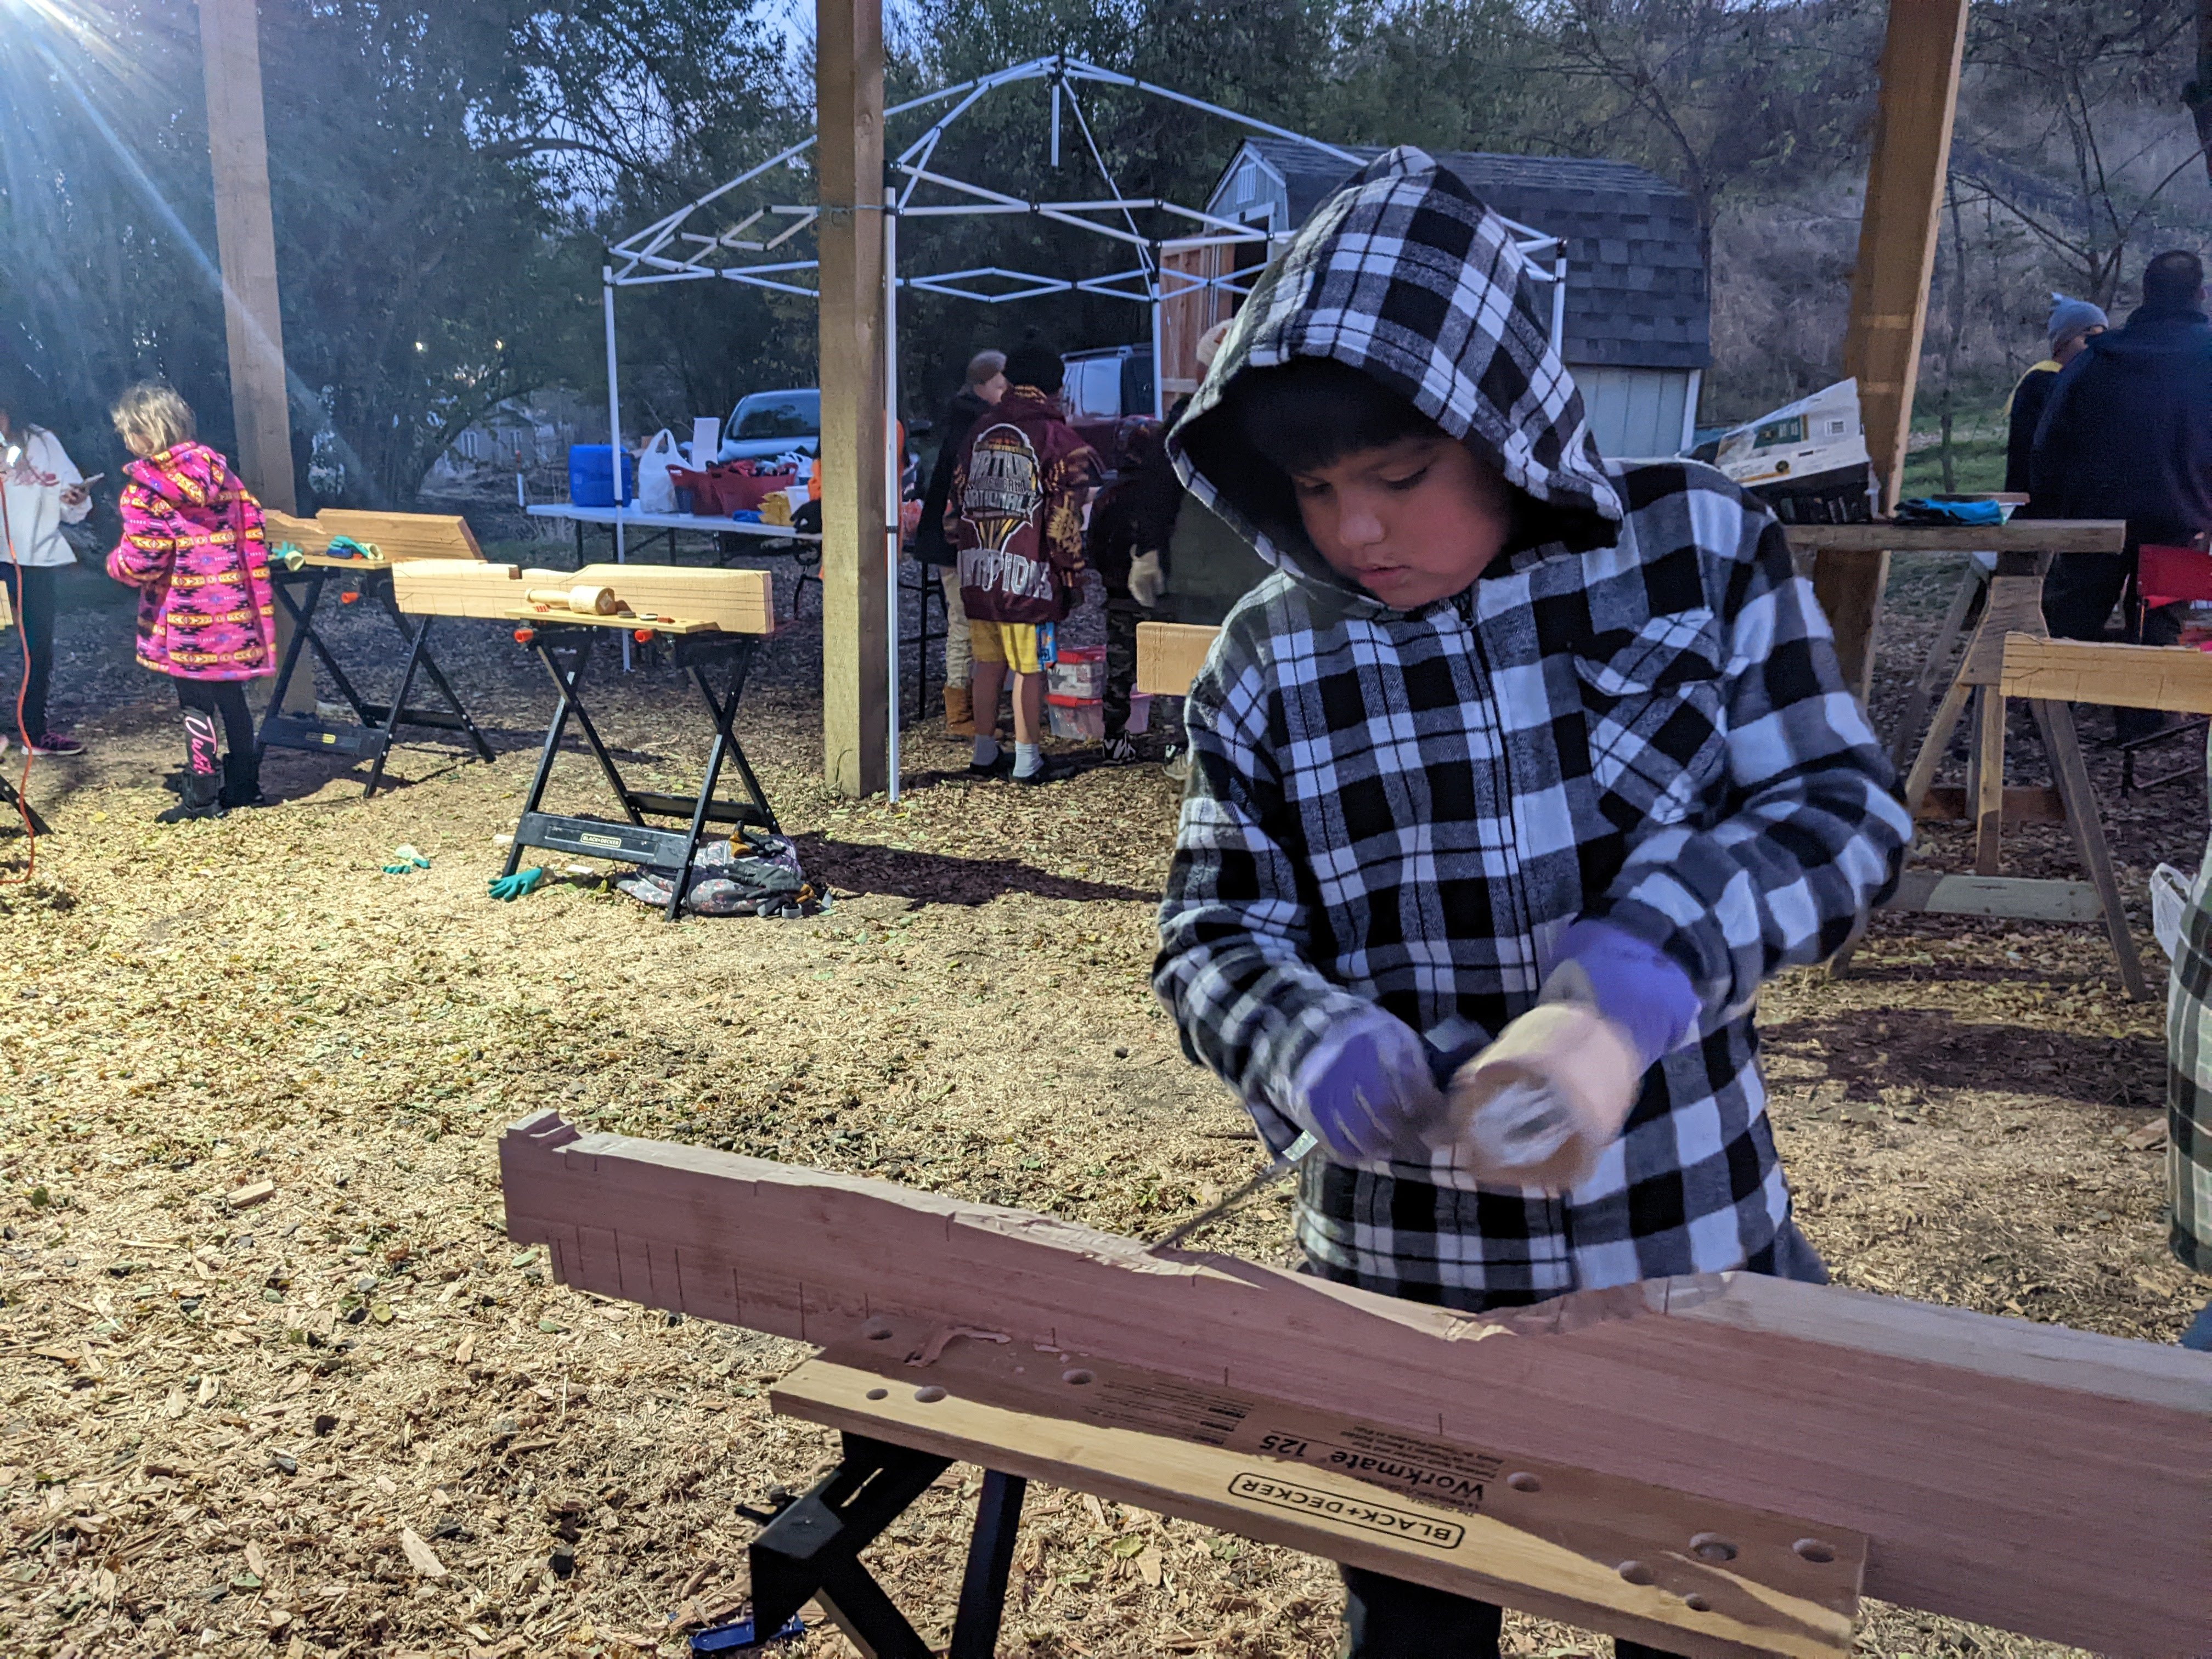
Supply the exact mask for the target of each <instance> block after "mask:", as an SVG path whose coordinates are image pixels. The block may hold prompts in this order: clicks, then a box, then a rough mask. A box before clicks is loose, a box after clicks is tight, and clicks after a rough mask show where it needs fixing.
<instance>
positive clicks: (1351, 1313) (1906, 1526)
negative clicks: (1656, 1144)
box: [500, 1112, 2212, 1656]
mask: <svg viewBox="0 0 2212 1659" xmlns="http://www.w3.org/2000/svg"><path fill="white" fill-rule="evenodd" d="M500 1163H501V1175H502V1179H503V1182H504V1185H505V1188H506V1198H507V1231H508V1233H509V1236H510V1237H513V1238H515V1239H517V1240H519V1241H522V1242H526V1243H544V1245H546V1247H547V1249H548V1251H549V1253H550V1258H551V1263H552V1267H553V1271H554V1273H555V1275H556V1277H557V1278H558V1279H560V1280H561V1281H562V1283H565V1284H570V1285H577V1286H580V1287H581V1288H584V1289H586V1290H590V1291H596V1292H598V1293H600V1294H603V1295H609V1296H618V1297H626V1298H628V1299H629V1300H632V1301H636V1302H641V1303H643V1304H647V1305H648V1306H652V1307H657V1308H665V1309H673V1310H681V1311H684V1312H687V1313H691V1314H695V1315H697V1316H702V1317H705V1318H709V1319H717V1320H721V1321H724V1322H727V1323H731V1324H736V1325H743V1326H746V1327H749V1328H752V1329H755V1330H761V1331H767V1332H771V1333H774V1334H780V1335H784V1336H788V1337H794V1338H797V1339H799V1340H803V1341H808V1342H812V1343H816V1344H817V1345H829V1346H836V1347H837V1348H838V1349H839V1351H840V1352H844V1351H846V1350H848V1348H849V1347H850V1346H852V1345H853V1344H854V1343H855V1342H856V1341H865V1340H866V1328H867V1327H868V1323H869V1322H870V1321H871V1320H872V1319H874V1318H892V1319H898V1320H906V1319H909V1318H918V1319H920V1320H921V1321H923V1322H926V1323H927V1324H929V1325H930V1326H931V1327H932V1328H935V1329H938V1330H940V1331H942V1332H944V1333H945V1334H951V1333H952V1332H954V1331H956V1330H958V1329H966V1330H969V1331H970V1332H981V1333H986V1334H991V1335H994V1336H1003V1337H1004V1338H1006V1340H1007V1342H1008V1343H1009V1344H1012V1345H1023V1344H1026V1345H1030V1346H1035V1345H1037V1344H1042V1345H1045V1346H1046V1347H1047V1348H1048V1349H1050V1350H1051V1351H1053V1352H1067V1353H1072V1354H1078V1355H1091V1356H1095V1357H1097V1358H1100V1359H1102V1360H1111V1361H1113V1362H1115V1363H1117V1364H1128V1365H1132V1366H1136V1367H1139V1368H1141V1369H1144V1370H1151V1371H1155V1372H1158V1373H1159V1374H1162V1375H1164V1376H1176V1377H1180V1378H1182V1379H1184V1380H1186V1381H1189V1382H1193V1383H1206V1385H1208V1386H1213V1387H1221V1388H1226V1389H1236V1390H1239V1391H1243V1392H1249V1393H1252V1394H1256V1395H1264V1396H1267V1397H1270V1398H1273V1399H1277V1400H1280V1401H1285V1403H1288V1404H1292V1405H1297V1406H1299V1407H1304V1408H1307V1409H1310V1410H1313V1411H1316V1412H1321V1413H1328V1414H1330V1415H1336V1416H1348V1417H1351V1418H1352V1419H1357V1420H1358V1421H1361V1422H1364V1423H1367V1424H1370V1425H1375V1426H1376V1427H1377V1428H1378V1429H1383V1430H1397V1431H1405V1432H1409V1433H1415V1434H1423V1435H1430V1436H1433V1437H1437V1439H1440V1440H1443V1441H1447V1442H1454V1443H1465V1444H1469V1445H1476V1446H1486V1447H1492V1448H1496V1449H1498V1450H1499V1451H1500V1452H1502V1453H1504V1454H1508V1455H1519V1456H1523V1457H1530V1458H1541V1459H1546V1460H1548V1461H1552V1462H1559V1463H1562V1464H1565V1465H1569V1466H1571V1467H1575V1468H1586V1469H1589V1470H1591V1471H1594V1472H1595V1473H1598V1474H1608V1475H1617V1476H1620V1477H1622V1478H1625V1479H1629V1480H1638V1481H1641V1482H1644V1483H1645V1484H1647V1485H1651V1486H1665V1487H1668V1488H1669V1489H1671V1490H1674V1491H1677V1492H1685V1493H1688V1494H1692V1495H1693V1496H1699V1497H1705V1498H1714V1499H1717V1500H1718V1501H1720V1502H1723V1503H1727V1504H1741V1505H1745V1506H1747V1507H1749V1508H1754V1509H1761V1510H1770V1511H1772V1512H1774V1513H1777V1514H1783V1515H1796V1516H1805V1517H1806V1518H1808V1520H1810V1521H1812V1522H1815V1523H1817V1524H1820V1525H1822V1526H1827V1527H1835V1528H1846V1529H1849V1530H1850V1531H1854V1532H1859V1533H1863V1534H1865V1535H1866V1536H1867V1538H1868V1540H1869V1557H1868V1564H1867V1579H1866V1589H1867V1591H1868V1593H1869V1594H1870V1595H1879V1596H1882V1597H1885V1598H1887V1599H1888V1600H1890V1601H1899V1602H1903V1603H1905V1604H1906V1605H1909V1606H1913V1607H1924V1608H1928V1609H1931V1610H1934V1611H1937V1612H1942V1613H1952V1614H1955V1615H1957V1616H1959V1617H1961V1618H1966V1619H1972V1620H1980V1621H1982V1622H1984V1623H1987V1624H1992V1625H1997V1626H2005V1627H2008V1628H2010V1629H2015V1630H2020V1631H2025V1632H2028V1633H2030V1634H2033V1635H2039V1636H2044V1637H2048V1638H2053V1639H2056V1640H2061V1641H2071V1642H2077V1643H2081V1644H2086V1645H2089V1646H2093V1647H2095V1648H2097V1649H2098V1650H2100V1651H2104V1652H2108V1653H2128V1654H2143V1655H2160V1656H2164V1655H2171V1654H2173V1653H2179V1652H2189V1651H2193V1650H2195V1649H2196V1648H2197V1646H2198V1645H2199V1644H2201V1641H2202V1638H2203V1632H2205V1631H2206V1630H2207V1629H2208V1628H2212V1577H2208V1575H2206V1574H2205V1572H2204V1571H2203V1566H2204V1539H2205V1536H2206V1526H2207V1522H2208V1518H2212V1356H2207V1355H2202V1354H2194V1353H2190V1352H2185V1351H2183V1350H2180V1349H2170V1348H2164V1347H2160V1346H2155V1345H2153V1344H2149V1343H2142V1342H2128V1341H2124V1340H2118V1339H2115V1338H2109V1337H2100V1336H2094V1335H2090V1334H2084V1333H2081V1332H2075V1331H2069V1330H2065V1329H2063V1328H2057V1327H2052V1326H2045V1325H2037V1324H2033V1323H2030V1322H2027V1321H2024V1320H2007V1319H1997V1318H1991V1317H1989V1316H1984V1315H1980V1314H1973V1313H1967V1312H1965V1311H1962V1310H1957V1309H1949V1308H1940V1307H1933V1306H1929V1305H1927V1304H1918V1303H1911V1302H1905V1301H1901V1300H1898V1299H1895V1298H1891V1297H1874V1296H1869V1295H1865V1294H1863V1293H1860V1292H1857V1291H1847V1290H1842V1289H1838V1288H1832V1287H1815V1286H1811V1285H1796V1284H1788V1283H1784V1282H1781V1281H1778V1280H1774V1279H1761V1278H1759V1277H1756V1276H1754V1275H1750V1274H1741V1273H1738V1274H1725V1275H1719V1276H1712V1277H1705V1278H1697V1279H1666V1280H1657V1281H1653V1282H1651V1283H1649V1284H1644V1285H1629V1286H1625V1287H1621V1288H1619V1289H1615V1290H1608V1291H1590V1292H1585V1293H1583V1294H1580V1295H1576V1296H1571V1297H1562V1298H1560V1299H1559V1300H1556V1301H1553V1302H1549V1303H1545V1304H1541V1305H1539V1306H1537V1307H1534V1308H1531V1309H1528V1310H1521V1311H1518V1312H1515V1313H1509V1314H1500V1315H1496V1316H1482V1317H1470V1316H1461V1315H1455V1314H1452V1313H1449V1312H1446V1311H1443V1310H1438V1309H1435V1308H1430V1307H1425V1306H1422V1305H1419V1304H1413V1303H1407V1302H1398V1301H1393V1300H1390V1299H1389V1298H1387V1297H1379V1296H1374V1295H1370V1294H1367V1293H1364V1292H1362V1291H1354V1290H1348V1289H1346V1288H1344V1287H1341V1286H1337V1285H1326V1284H1322V1283H1320V1282H1318V1281H1316V1280H1315V1279H1310V1278H1306V1277H1304V1276H1302V1275H1298V1274H1296V1273H1287V1272H1284V1271H1280V1270H1278V1269H1275V1268H1271V1267H1261V1266H1259V1265H1256V1264H1255V1263H1252V1262H1248V1261H1237V1260H1234V1259H1232V1258H1230V1257H1225V1256H1215V1255H1197V1254H1192V1253H1177V1254H1174V1255H1154V1254H1152V1253H1151V1252H1149V1251H1147V1250H1146V1249H1145V1248H1144V1247H1143V1246H1141V1245H1139V1244H1137V1243H1133V1242H1132V1241H1130V1240H1128V1239H1124V1238H1117V1237H1113V1236H1112V1235H1110V1234H1105V1233H1100V1232H1097V1231H1092V1230H1091V1229H1088V1228H1085V1227H1080V1226H1077V1225H1073V1224H1071V1223H1068V1222H1064V1221H1060V1220H1057V1219H1054V1218H1051V1217H1048V1216H1039V1215H1031V1214H1027V1213H1024V1212H1020V1211H1014V1210H1006V1209H999V1208H994V1207H991V1206H984V1205H978V1204H969V1203H963V1202H961V1201H958V1200H953V1199H949V1198H944V1197H939V1196H937V1195H935V1194H927V1193H921V1192H915V1191H911V1190H908V1189H907V1188H900V1187H896V1186H893V1185H890V1184H889V1183H887V1182H870V1181H862V1180H858V1179H854V1178H852V1177H848V1176H834V1175H825V1174H822V1173H819V1172H817V1171H813V1170H799V1169H793V1168H790V1167H787V1166H785V1165H781V1164H770V1163H765V1162H762V1161H760V1160H757V1159H753V1158H740V1157H738V1156H737V1155H735V1154H733V1153H728V1152H714V1151H710V1150H707V1149H704V1148H700V1147H694V1146H674V1145H668V1144H665V1143H661V1142H656V1141H650V1140H641V1139H630V1138H629V1137H624V1136H617V1135H605V1134H592V1135H580V1134H579V1133H578V1132H577V1131H576V1130H575V1129H574V1128H573V1127H570V1126H569V1125H568V1124H565V1123H563V1122H562V1121H560V1119H559V1118H558V1117H557V1116H556V1115H554V1114H552V1113H550V1112H547V1113H540V1114H538V1115H537V1116H535V1117H532V1118H531V1119H528V1120H526V1121H523V1122H521V1123H519V1124H517V1125H515V1126H513V1127H511V1128H509V1129H508V1131H507V1133H506V1135H505V1136H504V1137H503V1139H502V1140H501V1147H500ZM875 1346H876V1349H877V1351H878V1352H884V1354H885V1358H884V1362H883V1363H884V1369H885V1370H897V1369H898V1368H899V1367H900V1365H901V1363H902V1358H903V1356H902V1354H899V1353H897V1352H891V1351H890V1350H891V1349H892V1347H893V1346H894V1345H892V1344H890V1343H889V1342H884V1343H878V1344H877V1345H875Z"/></svg>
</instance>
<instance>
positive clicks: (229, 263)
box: [200, 0, 300, 513]
mask: <svg viewBox="0 0 2212 1659" xmlns="http://www.w3.org/2000/svg"><path fill="white" fill-rule="evenodd" d="M200 51H201V56H202V59H203V61H204V65H205V70H206V76H207V111H208V160H209V161H210V164H211V165H212V167H213V169H214V172H215V238H216V252H217V255H218V257H219V258H220V259H221V261H222V320H223V330H224V332H225V334H226V336H227V337H228V340H229V343H230V404H231V413H232V419H233V421H234V423H235V425H236V428H237V431H238V457H237V459H238V470H239V471H240V475H241V476H243V477H244V478H245V479H246V487H247V488H248V489H252V491H253V493H254V494H255V495H258V496H259V497H260V498H261V503H262V505H263V506H264V507H275V508H276V510H277V511H278V512H280V513H296V512H298V511H299V506H300V504H299V501H298V500H297V499H296V497H295V495H294V494H293V489H292V422H291V416H290V413H289V405H288V404H287V403H286V400H285V393H284V320H283V315H282V313H280V312H279V310H278V308H277V303H276V225H275V222H274V221H273V219H272V217H271V216H270V209H269V140H268V135H267V132H266V131H265V129H264V126H263V124H262V115H261V46H260V41H259V40H258V26H257V23H256V20H255V16H254V0H200Z"/></svg>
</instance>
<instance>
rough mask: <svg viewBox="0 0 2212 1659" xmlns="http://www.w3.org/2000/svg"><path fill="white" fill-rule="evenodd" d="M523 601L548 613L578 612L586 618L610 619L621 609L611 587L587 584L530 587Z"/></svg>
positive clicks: (524, 594) (620, 603)
mask: <svg viewBox="0 0 2212 1659" xmlns="http://www.w3.org/2000/svg"><path fill="white" fill-rule="evenodd" d="M522 597H523V599H525V600H526V602H527V603H529V604H531V605H544V606H545V608H546V609H547V610H549V611H581V612H582V613H583V614H584V615H585V616H587V617H611V616H613V615H614V614H615V612H616V611H619V610H621V609H622V602H621V601H620V600H619V599H616V598H615V591H614V589H613V588H611V587H596V586H592V585H591V584H589V583H586V584H584V585H583V586H577V587H532V588H529V589H526V591H525V592H524V593H523V595H522Z"/></svg>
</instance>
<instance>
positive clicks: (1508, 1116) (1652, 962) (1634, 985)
mask: <svg viewBox="0 0 2212 1659" xmlns="http://www.w3.org/2000/svg"><path fill="white" fill-rule="evenodd" d="M1562 945H1563V947H1564V954H1563V956H1562V957H1561V959H1560V961H1559V965H1558V966H1557V967H1555V968H1554V969H1553V970H1552V973H1551V975H1550V976H1549V977H1548V978H1547V979H1546V980H1545V981H1544V988H1543V990H1542V992H1541V994H1540V999H1539V1000H1538V1003H1537V1006H1535V1007H1534V1008H1532V1009H1530V1010H1529V1011H1528V1012H1527V1013H1525V1014H1523V1015H1522V1016H1521V1017H1520V1018H1518V1019H1516V1020H1514V1021H1512V1022H1511V1023H1510V1024H1508V1025H1507V1026H1506V1028H1505V1029H1504V1030H1503V1031H1501V1032H1499V1033H1498V1040H1497V1042H1493V1043H1492V1044H1491V1045H1490V1046H1489V1047H1487V1048H1484V1049H1483V1050H1482V1051H1481V1052H1480V1054H1476V1055H1475V1056H1474V1059H1473V1060H1469V1061H1468V1063H1467V1064H1465V1065H1464V1066H1461V1067H1460V1068H1459V1069H1458V1071H1457V1073H1455V1075H1454V1076H1453V1078H1452V1079H1451V1083H1450V1087H1449V1124H1450V1133H1451V1139H1452V1140H1453V1141H1454V1142H1455V1143H1456V1145H1457V1146H1458V1149H1459V1156H1460V1157H1461V1158H1462V1159H1463V1160H1464V1161H1465V1162H1466V1163H1468V1164H1470V1165H1471V1166H1472V1167H1473V1169H1474V1172H1475V1174H1476V1176H1477V1177H1478V1178H1479V1179H1480V1180H1484V1181H1488V1182H1499V1183H1510V1184H1514V1185H1520V1186H1529V1187H1542V1188H1551V1189H1553V1190H1559V1189H1562V1188H1568V1187H1572V1186H1574V1185H1575V1184H1577V1182H1582V1181H1584V1180H1587V1179H1588V1178H1589V1175H1590V1173H1591V1171H1592V1170H1594V1169H1595V1166H1596V1164H1597V1160H1598V1158H1599V1156H1600V1155H1601V1153H1602V1152H1603V1151H1604V1149H1605V1147H1606V1146H1607V1144H1608V1143H1610V1142H1611V1141H1612V1140H1613V1138H1614V1137H1615V1136H1616V1135H1618V1134H1619V1133H1620V1127H1621V1125H1622V1124H1623V1123H1625V1122H1626V1121H1627V1119H1628V1114H1629V1112H1630V1110H1631V1109H1632V1108H1633V1107H1634V1106H1635V1104H1636V1097H1637V1093H1638V1090H1639V1088H1640V1087H1641V1086H1642V1083H1643V1079H1644V1073H1646V1072H1648V1071H1649V1070H1650V1068H1651V1067H1652V1066H1654V1065H1655V1064H1656V1063H1657V1061H1658V1060H1659V1059H1660V1057H1661V1056H1662V1055H1663V1054H1667V1053H1668V1052H1669V1051H1670V1050H1671V1049H1673V1048H1675V1047H1677V1046H1678V1045H1679V1044H1680V1043H1681V1042H1684V1041H1685V1040H1686V1039H1687V1038H1688V1037H1689V1036H1691V1035H1692V1034H1693V1033H1694V1032H1695V1031H1696V1030H1697V1026H1698V1016H1699V1003H1698V996H1697V992H1696V991H1695V989H1694V988H1693V987H1692V985H1691V983H1690V978H1689V975H1687V974H1686V973H1684V972H1683V971H1682V969H1681V968H1680V966H1678V965H1677V964H1676V963H1674V961H1673V959H1672V958H1670V957H1668V956H1667V955H1666V954H1665V953H1664V952H1663V951H1659V950H1657V949H1656V947H1654V946H1652V945H1647V944H1645V943H1644V941H1643V940H1641V939H1637V938H1635V937H1634V936H1633V935H1632V934H1629V933H1623V932H1622V931H1620V929H1618V928H1615V927H1608V926H1607V925H1606V924H1605V923H1603V922H1597V921H1580V922H1577V923H1576V924H1575V925H1574V926H1573V927H1571V928H1570V929H1568V931H1567V933H1566V937H1565V939H1564V940H1563V941H1562Z"/></svg>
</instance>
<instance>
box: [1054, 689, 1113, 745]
mask: <svg viewBox="0 0 2212 1659" xmlns="http://www.w3.org/2000/svg"><path fill="white" fill-rule="evenodd" d="M1044 712H1045V720H1046V722H1047V723H1048V725H1049V726H1051V727H1052V734H1053V736H1054V737H1055V738H1068V739H1070V740H1072V741H1081V740H1082V739H1084V738H1089V739H1090V740H1091V742H1092V743H1097V742H1099V741H1100V740H1101V739H1103V738H1104V737H1105V735H1106V705H1105V704H1104V703H1103V702H1089V701H1085V700H1084V699H1081V698H1076V697H1069V698H1065V699H1063V698H1060V697H1047V698H1046V699H1045V706H1044Z"/></svg>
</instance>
